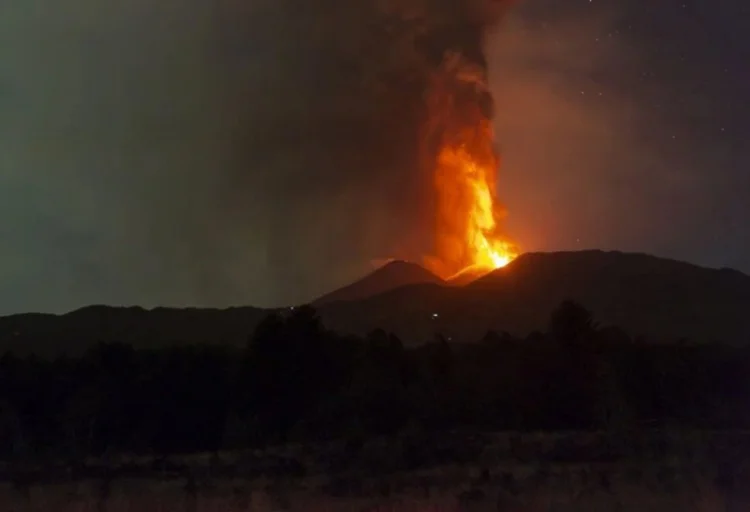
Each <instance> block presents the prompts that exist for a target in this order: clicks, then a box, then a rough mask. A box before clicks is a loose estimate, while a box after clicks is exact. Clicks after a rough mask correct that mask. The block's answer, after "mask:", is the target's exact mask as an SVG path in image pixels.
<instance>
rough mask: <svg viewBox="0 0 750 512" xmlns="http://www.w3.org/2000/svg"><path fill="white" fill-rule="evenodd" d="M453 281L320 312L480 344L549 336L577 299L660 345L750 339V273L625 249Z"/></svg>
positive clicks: (367, 326) (356, 327) (606, 320)
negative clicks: (566, 304) (557, 312)
mask: <svg viewBox="0 0 750 512" xmlns="http://www.w3.org/2000/svg"><path fill="white" fill-rule="evenodd" d="M452 284H454V286H446V287H441V288H436V289H432V288H430V289H427V288H425V287H421V286H407V287H402V288H399V289H398V290H392V291H389V292H385V293H383V294H381V295H377V296H373V297H370V298H368V299H364V300H360V301H353V302H348V303H342V304H339V305H337V306H336V307H331V308H326V307H324V308H321V310H320V312H321V315H322V316H323V318H324V320H325V321H326V323H327V324H328V325H329V326H331V327H333V328H335V329H337V330H341V331H344V332H353V333H366V332H369V331H370V330H372V329H374V328H376V327H380V328H382V329H385V330H387V331H390V332H393V333H395V334H396V335H398V336H400V337H401V338H402V340H404V341H405V342H406V343H408V344H411V343H421V342H426V341H430V340H431V339H433V338H434V337H435V335H436V334H438V333H440V334H442V335H445V336H447V337H450V338H452V339H454V340H478V339H480V338H482V337H483V336H484V335H485V334H486V333H487V331H488V330H495V331H507V332H509V333H511V334H514V335H516V336H525V335H528V334H529V333H531V332H533V331H543V330H545V329H546V328H547V321H548V319H549V317H550V314H551V312H552V311H553V310H554V309H555V308H556V307H557V306H558V305H559V304H560V302H562V301H563V300H566V299H572V300H575V301H577V302H579V303H581V304H583V305H584V306H585V307H586V308H588V309H589V310H591V312H592V314H593V316H594V318H595V319H596V320H597V321H598V322H599V323H600V325H602V326H617V327H621V328H623V329H625V330H626V331H628V332H629V333H631V334H633V335H634V336H642V337H644V338H645V339H649V340H653V341H660V342H669V341H676V340H678V339H688V340H692V341H705V342H726V343H732V344H747V343H749V342H750V317H748V315H747V311H750V277H748V276H747V275H745V274H743V273H741V272H738V271H735V270H729V269H710V268H704V267H700V266H696V265H692V264H689V263H684V262H681V261H675V260H670V259H665V258H658V257H655V256H650V255H646V254H633V253H622V252H617V251H612V252H604V251H580V252H558V253H528V254H524V255H521V256H519V257H518V258H517V259H515V260H514V261H512V262H511V263H509V264H508V265H507V266H505V267H503V268H500V269H497V270H494V271H492V272H490V273H488V274H486V275H484V276H481V277H478V278H477V279H475V280H471V282H469V283H468V284H465V285H463V286H459V285H458V284H460V283H452Z"/></svg>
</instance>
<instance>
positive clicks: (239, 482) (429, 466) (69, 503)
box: [0, 431, 750, 512]
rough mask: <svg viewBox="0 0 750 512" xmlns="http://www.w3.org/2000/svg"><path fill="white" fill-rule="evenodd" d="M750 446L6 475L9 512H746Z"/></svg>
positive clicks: (165, 463)
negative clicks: (745, 462) (747, 454)
mask: <svg viewBox="0 0 750 512" xmlns="http://www.w3.org/2000/svg"><path fill="white" fill-rule="evenodd" d="M749 442H750V435H746V434H744V433H710V432H694V431H693V432H685V431H680V432H669V433H665V432H663V431H653V432H648V433H638V434H630V435H627V436H623V435H619V436H613V435H607V434H600V433H586V434H583V433H568V434H555V435H550V434H523V435H521V434H494V435H464V434H462V435H453V436H440V437H428V436H425V437H419V438H411V439H403V438H397V439H379V440H369V441H367V442H361V443H352V442H350V443H333V444H330V445H325V446H321V445H316V446H304V445H297V446H286V447H281V448H277V449H274V450H265V451H255V452H235V453H221V454H210V455H195V456H191V457H180V458H172V459H169V460H165V459H159V460H157V459H152V458H148V457H140V458H135V457H122V456H120V457H117V458H110V459H108V460H97V461H87V462H86V463H85V464H81V465H78V466H76V467H71V466H69V465H65V464H62V463H59V464H54V463H51V462H49V461H48V462H46V463H45V464H44V465H36V466H29V465H27V466H25V467H23V468H22V467H21V466H19V465H17V464H15V465H14V464H6V465H5V466H3V470H2V482H0V510H2V511H18V512H20V511H24V512H26V511H29V512H30V511H45V512H47V511H60V512H73V511H76V512H83V511H87V512H88V511H96V512H104V511H107V512H131V511H132V512H152V511H153V512H156V511H163V512H166V511H180V512H182V511H185V512H214V511H215V512H219V511H221V512H233V511H253V512H271V511H281V510H291V511H310V512H316V511H321V512H323V511H327V512H338V511H342V512H344V511H363V512H364V511H369V512H376V511H382V512H386V511H390V512H400V511H404V512H406V511H409V512H439V511H445V512H449V511H456V512H458V511H477V512H479V511H519V512H520V511H540V512H541V511H544V512H547V511H549V512H552V511H591V512H596V511H608V512H609V511H618V510H620V511H630V510H632V511H638V512H649V511H654V512H656V511H659V512H662V511H667V512H668V511H672V510H674V511H687V510H694V511H706V512H708V511H712V512H713V511H716V512H728V511H731V512H734V511H747V510H750V494H749V493H748V491H747V489H748V488H750V478H749V477H750V473H748V471H747V470H746V469H745V464H744V461H745V460H750V459H748V458H747V457H746V456H745V455H746V453H747V450H746V447H747V446H748V443H749ZM420 450H422V451H421V452H420ZM431 454H432V455H431Z"/></svg>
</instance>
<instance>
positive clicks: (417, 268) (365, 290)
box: [313, 260, 446, 306]
mask: <svg viewBox="0 0 750 512" xmlns="http://www.w3.org/2000/svg"><path fill="white" fill-rule="evenodd" d="M415 284H437V285H444V284H446V283H445V281H443V280H442V279H440V278H439V277H438V276H436V275H435V274H433V273H432V272H430V271H429V270H427V269H426V268H424V267H422V266H421V265H418V264H416V263H412V262H409V261H402V260H395V261H391V262H390V263H386V264H385V265H383V266H382V267H380V268H378V269H377V270H375V271H374V272H371V273H369V274H367V275H366V276H365V277H363V278H361V279H359V280H357V281H355V282H353V283H351V284H349V285H347V286H344V287H343V288H339V289H337V290H334V291H332V292H330V293H327V294H326V295H323V296H322V297H320V298H318V299H316V300H315V301H314V302H313V305H316V306H319V305H322V304H330V303H333V302H343V301H352V300H358V299H366V298H368V297H372V296H375V295H378V294H380V293H383V292H387V291H390V290H394V289H397V288H401V287H403V286H409V285H415Z"/></svg>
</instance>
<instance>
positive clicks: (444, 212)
mask: <svg viewBox="0 0 750 512" xmlns="http://www.w3.org/2000/svg"><path fill="white" fill-rule="evenodd" d="M492 140H493V139H492V127H491V125H490V121H489V120H481V121H480V122H478V123H477V124H476V125H475V126H474V127H473V128H464V129H463V130H462V133H461V134H460V136H459V137H458V138H457V140H455V141H453V143H448V144H444V145H443V147H442V148H441V149H440V151H439V153H438V156H437V159H436V169H435V174H434V179H435V183H434V184H435V189H436V193H437V201H436V203H437V204H436V207H437V226H436V229H437V233H436V255H435V256H434V257H432V258H428V259H427V261H426V263H427V265H428V266H429V267H430V269H431V270H433V271H434V272H436V273H437V274H439V275H440V276H441V277H443V278H445V279H448V280H450V279H454V278H456V277H458V276H459V275H464V274H466V273H471V274H481V273H486V272H489V271H491V270H494V269H496V268H500V267H503V266H505V265H507V264H508V263H510V262H511V261H513V259H514V258H516V256H518V250H517V248H516V247H515V245H514V244H513V243H512V242H510V241H509V240H508V239H507V238H505V237H503V236H502V235H501V234H500V233H499V227H500V220H501V218H502V215H503V212H502V210H501V209H500V208H499V206H498V203H497V198H496V193H495V186H496V176H497V168H498V158H497V156H496V154H495V152H494V150H493V147H492Z"/></svg>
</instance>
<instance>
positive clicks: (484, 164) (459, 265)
mask: <svg viewBox="0 0 750 512" xmlns="http://www.w3.org/2000/svg"><path fill="white" fill-rule="evenodd" d="M510 4H511V2H508V1H499V2H498V1H491V0H485V1H479V0H476V1H469V2H460V3H454V4H451V5H449V6H448V5H446V7H447V8H446V9H445V11H444V15H445V18H444V22H443V23H439V24H436V26H435V27H434V30H432V31H431V33H430V34H429V35H428V37H427V48H428V56H429V57H430V58H431V59H433V60H432V61H431V63H432V66H430V70H429V71H428V74H427V77H428V78H427V81H426V83H425V90H424V100H425V101H424V104H423V106H424V111H423V117H422V122H421V126H420V143H421V144H420V148H421V149H420V162H421V168H422V169H423V173H424V174H425V176H431V181H432V185H433V188H432V190H433V192H434V197H433V198H434V204H433V205H432V208H431V209H432V211H434V212H435V217H434V240H433V250H432V251H431V254H430V255H429V256H427V257H426V258H425V263H426V264H427V266H428V267H430V269H431V270H433V271H434V272H436V273H437V274H439V275H441V276H442V277H444V278H446V279H449V278H452V277H455V276H458V275H462V274H464V273H472V274H479V273H483V272H487V271H489V270H493V269H495V268H498V267H501V266H503V265H505V264H507V263H508V262H510V261H511V260H512V259H513V258H514V257H515V256H516V255H517V254H518V251H517V249H516V248H515V247H514V245H513V244H512V243H511V242H509V241H508V240H507V239H505V238H504V236H503V234H502V232H501V230H500V225H501V221H502V218H503V215H504V212H503V210H502V208H500V207H499V205H498V202H497V198H496V190H497V172H498V169H499V156H498V155H497V153H496V149H495V144H494V134H493V129H492V118H493V115H494V109H493V98H492V96H491V94H490V90H489V87H488V84H487V76H488V72H487V60H486V58H485V54H484V48H483V43H484V38H485V35H486V33H487V31H488V30H490V29H492V28H493V27H495V26H496V24H497V23H499V21H500V19H501V18H502V16H503V14H504V13H505V11H506V10H507V8H508V7H509V6H510Z"/></svg>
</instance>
